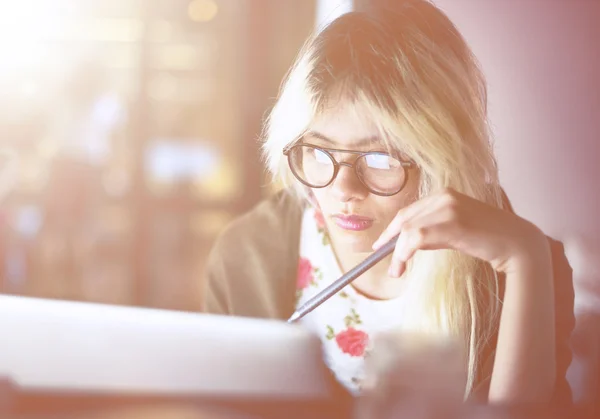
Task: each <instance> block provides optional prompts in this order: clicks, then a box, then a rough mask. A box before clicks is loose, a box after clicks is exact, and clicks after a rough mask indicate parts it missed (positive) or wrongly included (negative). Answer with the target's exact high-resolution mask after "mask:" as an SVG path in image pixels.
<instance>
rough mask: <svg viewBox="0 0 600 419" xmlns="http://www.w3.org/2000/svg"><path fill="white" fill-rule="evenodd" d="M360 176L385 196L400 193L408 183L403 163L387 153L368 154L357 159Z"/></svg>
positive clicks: (369, 186)
mask: <svg viewBox="0 0 600 419" xmlns="http://www.w3.org/2000/svg"><path fill="white" fill-rule="evenodd" d="M355 165H356V170H357V173H358V176H359V177H360V178H361V180H362V181H363V182H364V183H365V185H367V187H368V188H369V189H371V190H372V191H374V192H377V193H381V194H384V195H391V194H395V193H398V192H399V191H400V190H401V189H402V187H403V186H404V183H405V182H406V172H405V170H404V167H403V166H402V163H401V162H400V161H399V160H397V159H395V158H394V157H392V156H390V155H389V154H385V153H368V154H365V155H363V156H361V157H360V158H359V159H357V161H356V163H355Z"/></svg>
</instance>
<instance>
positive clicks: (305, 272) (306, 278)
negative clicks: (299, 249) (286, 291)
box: [296, 257, 314, 290]
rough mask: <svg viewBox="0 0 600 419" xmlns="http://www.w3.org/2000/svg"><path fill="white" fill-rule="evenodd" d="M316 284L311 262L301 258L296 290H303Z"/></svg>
mask: <svg viewBox="0 0 600 419" xmlns="http://www.w3.org/2000/svg"><path fill="white" fill-rule="evenodd" d="M312 282H314V275H313V266H312V264H311V263H310V260H308V259H306V258H303V257H301V258H300V260H298V277H297V282H296V289H298V290H303V289H305V288H306V287H308V286H309V285H310V284H311V283H312Z"/></svg>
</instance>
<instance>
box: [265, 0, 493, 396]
mask: <svg viewBox="0 0 600 419" xmlns="http://www.w3.org/2000/svg"><path fill="white" fill-rule="evenodd" d="M396 4H397V5H396V6H395V7H394V9H393V10H391V9H384V8H381V9H373V10H371V11H364V12H350V13H348V14H345V15H342V16H341V17H339V18H338V19H336V20H334V21H333V22H331V23H330V24H329V25H328V26H327V27H325V28H324V29H323V30H322V31H320V32H318V33H316V34H314V35H313V36H312V37H311V38H310V39H309V40H308V41H307V42H306V44H305V45H304V47H303V48H302V50H301V51H300V54H299V56H298V58H297V60H296V63H295V64H294V65H293V66H292V68H291V69H290V71H289V73H288V75H287V77H286V79H285V81H284V83H283V85H282V88H281V90H280V94H279V97H278V100H277V102H276V104H275V106H274V107H273V109H272V111H271V114H270V116H269V118H268V120H267V123H266V124H265V130H264V135H263V136H264V143H263V152H264V157H265V159H266V165H267V167H268V169H269V171H270V172H271V174H272V175H273V178H274V180H275V181H277V182H279V183H280V184H281V185H282V186H284V187H290V188H291V189H292V190H295V191H296V192H298V195H299V196H302V195H303V193H302V192H303V190H304V188H303V187H302V186H301V185H299V184H298V183H297V182H294V180H293V176H292V175H291V173H290V170H289V167H288V164H287V160H286V159H285V157H284V156H283V154H282V150H283V149H284V147H285V146H287V145H288V144H290V143H292V142H293V141H295V140H296V139H298V138H299V137H301V135H302V134H303V133H304V132H305V131H306V130H307V128H308V127H309V124H310V123H311V121H312V120H313V118H314V117H315V115H318V114H319V113H320V112H322V111H323V110H324V108H325V106H329V105H331V104H332V103H333V104H334V103H336V101H339V100H343V101H345V102H347V103H351V104H357V105H358V104H360V105H361V109H365V110H366V113H367V115H363V116H365V117H368V118H370V120H372V121H374V122H375V123H376V124H377V126H378V128H379V130H380V132H381V137H382V138H383V139H384V141H385V142H386V145H387V146H388V147H389V148H390V149H396V150H402V152H403V153H405V154H407V155H408V156H410V158H411V159H412V160H413V161H414V162H415V163H416V164H417V166H418V168H419V171H420V181H419V182H420V185H419V197H423V196H426V195H428V194H430V193H431V192H432V191H435V190H438V189H440V188H445V187H450V188H453V189H455V190H456V191H458V192H461V193H463V194H466V195H468V196H471V197H473V198H476V199H479V200H481V201H483V202H486V203H488V204H491V205H494V206H497V207H502V192H501V188H500V186H499V182H498V174H497V167H496V162H495V159H494V155H493V148H492V144H491V141H490V137H491V135H490V132H489V129H488V124H487V111H486V102H487V98H486V84H485V80H484V77H483V75H482V73H481V71H480V69H479V66H478V63H477V61H476V59H475V57H474V56H473V54H472V52H471V50H470V49H469V47H468V45H467V44H466V42H465V40H464V39H463V37H462V36H461V35H460V33H459V32H458V30H457V29H456V27H455V26H454V25H453V24H452V22H451V21H450V20H449V19H448V17H447V16H446V15H445V14H444V13H443V12H441V11H440V10H439V9H437V8H436V7H435V6H433V5H432V4H431V3H429V2H428V1H426V0H404V1H399V2H397V3H396ZM409 273H410V275H409V276H408V277H417V278H418V280H417V281H413V282H414V283H413V284H412V285H411V286H412V287H413V292H415V293H416V294H417V295H418V298H413V299H410V300H411V301H413V302H414V304H413V305H411V306H410V307H407V313H406V315H405V316H406V318H404V317H403V321H405V322H406V324H407V327H408V328H412V329H414V330H419V331H421V332H431V333H435V334H445V335H448V336H451V337H454V338H456V339H457V340H458V341H459V342H460V343H461V345H462V347H463V349H464V351H463V352H464V354H465V357H464V359H465V364H466V368H465V371H466V373H467V377H466V378H467V380H466V382H467V385H466V389H465V396H468V395H469V394H470V392H471V390H472V387H473V384H474V382H475V381H476V379H477V374H478V368H477V365H478V363H479V362H480V361H481V360H479V359H478V354H479V353H480V351H481V349H482V347H483V346H484V345H485V344H486V343H487V340H488V339H489V337H490V336H491V335H492V334H493V333H494V331H495V328H496V327H497V315H498V304H497V302H498V299H497V297H496V296H497V277H496V275H495V274H494V272H493V271H492V270H491V269H490V268H489V266H488V265H487V264H484V263H482V262H481V261H478V260H476V259H475V258H472V257H469V256H466V255H464V254H460V253H458V252H455V251H450V250H439V251H428V252H417V254H416V255H415V256H414V258H413V259H412V260H411V263H410V266H409Z"/></svg>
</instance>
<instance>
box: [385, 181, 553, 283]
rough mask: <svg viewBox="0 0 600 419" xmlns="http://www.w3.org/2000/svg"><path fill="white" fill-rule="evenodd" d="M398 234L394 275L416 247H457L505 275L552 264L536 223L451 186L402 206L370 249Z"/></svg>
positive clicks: (392, 274) (398, 272)
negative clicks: (469, 195)
mask: <svg viewBox="0 0 600 419" xmlns="http://www.w3.org/2000/svg"><path fill="white" fill-rule="evenodd" d="M398 234H400V236H399V238H398V242H397V244H396V249H395V250H394V254H393V256H392V262H391V265H390V270H389V273H390V276H393V277H398V276H400V275H402V273H403V272H404V270H405V268H406V263H407V262H408V260H409V259H410V258H411V257H412V256H413V255H414V253H415V252H416V251H417V250H435V249H453V250H457V251H460V252H462V253H465V254H468V255H470V256H473V257H476V258H479V259H481V260H483V261H486V262H488V263H489V264H490V265H491V266H492V268H493V269H495V270H496V271H497V272H503V273H506V274H509V273H511V272H515V271H520V270H523V269H524V267H525V266H527V267H529V266H532V264H533V265H535V264H539V263H543V264H550V263H551V255H550V249H549V245H548V241H547V239H546V236H545V235H544V234H543V233H542V232H541V231H540V230H539V229H538V228H537V227H536V226H535V225H533V224H532V223H530V222H529V221H527V220H524V219H523V218H520V217H518V216H517V215H515V214H513V213H511V212H508V211H505V210H503V209H500V208H496V207H493V206H491V205H488V204H486V203H483V202H481V201H478V200H476V199H473V198H471V197H468V196H466V195H463V194H461V193H458V192H456V191H454V190H452V189H445V190H443V191H440V192H439V193H435V194H432V195H430V196H428V197H426V198H423V199H420V200H418V201H416V202H414V203H412V204H411V205H409V206H407V207H405V208H403V209H401V210H400V211H399V212H398V214H397V215H396V216H395V217H394V219H393V220H392V222H391V223H390V225H389V226H388V227H387V228H386V230H385V231H384V232H383V233H382V234H381V236H380V237H379V239H378V240H377V241H376V242H375V244H374V245H373V248H374V249H377V248H378V247H380V246H381V245H382V244H384V243H386V242H387V241H388V240H390V239H391V238H392V237H394V236H396V235H398Z"/></svg>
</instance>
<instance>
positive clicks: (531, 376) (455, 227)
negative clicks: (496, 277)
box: [374, 190, 556, 403]
mask: <svg viewBox="0 0 600 419" xmlns="http://www.w3.org/2000/svg"><path fill="white" fill-rule="evenodd" d="M397 234H400V236H399V237H398V242H397V244H396V248H395V250H394V254H393V256H392V263H391V266H390V276H400V275H401V274H402V273H403V272H404V270H405V267H406V262H407V261H408V260H409V259H410V258H411V257H412V255H413V254H414V253H415V252H416V251H417V250H434V249H454V250H457V251H460V252H462V253H466V254H468V255H470V256H473V257H476V258H479V259H481V260H484V261H486V262H488V263H489V264H490V265H491V266H492V268H493V269H495V270H496V271H497V272H502V273H504V274H506V289H505V293H504V298H503V304H502V315H501V319H500V325H499V330H498V343H497V345H496V351H495V358H494V369H493V373H492V378H491V383H490V389H489V394H488V400H489V401H490V402H502V403H506V402H508V403H524V402H525V403H526V402H544V403H545V402H547V401H548V400H549V399H550V397H551V395H552V393H553V391H554V385H555V382H556V354H555V342H556V337H555V331H554V328H555V320H554V316H555V314H554V282H553V271H552V253H551V250H550V245H549V242H548V239H547V238H546V236H545V235H544V234H543V233H542V232H541V231H540V230H539V229H538V228H537V227H535V226H534V225H533V224H531V223H530V222H528V221H526V220H524V219H522V218H520V217H518V216H517V215H515V214H513V213H511V212H509V211H504V210H502V209H500V208H496V207H493V206H491V205H487V204H485V203H483V202H480V201H478V200H476V199H473V198H470V197H468V196H465V195H463V194H460V193H457V192H456V191H452V190H444V191H442V192H440V193H437V194H433V195H431V196H429V197H427V198H424V199H421V200H419V201H416V202H414V203H413V204H411V205H409V206H408V207H406V208H403V209H402V210H400V211H399V212H398V214H397V215H396V217H395V218H394V219H393V220H392V222H391V223H390V225H389V226H388V228H387V229H386V230H385V231H384V232H383V233H382V235H381V237H380V238H379V239H378V240H377V241H376V243H375V245H374V247H375V248H376V247H378V246H380V245H381V244H383V243H385V242H386V241H388V240H390V239H391V238H392V237H393V236H395V235H397ZM497 366H501V367H499V368H496V367H497Z"/></svg>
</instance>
